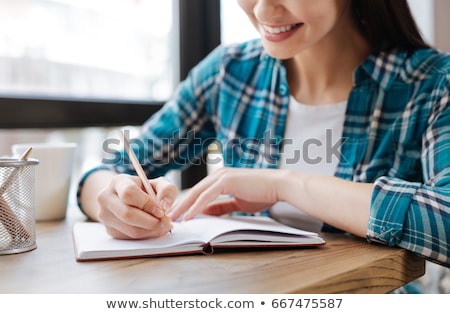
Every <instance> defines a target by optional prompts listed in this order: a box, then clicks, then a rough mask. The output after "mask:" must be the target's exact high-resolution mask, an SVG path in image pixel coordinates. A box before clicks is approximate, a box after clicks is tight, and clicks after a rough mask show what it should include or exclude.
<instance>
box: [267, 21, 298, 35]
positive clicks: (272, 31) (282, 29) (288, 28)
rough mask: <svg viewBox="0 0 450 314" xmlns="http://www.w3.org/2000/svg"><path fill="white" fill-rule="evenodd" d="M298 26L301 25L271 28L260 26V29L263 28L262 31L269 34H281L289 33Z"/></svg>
mask: <svg viewBox="0 0 450 314" xmlns="http://www.w3.org/2000/svg"><path fill="white" fill-rule="evenodd" d="M300 25H301V23H297V24H291V25H283V26H278V27H272V26H268V25H264V24H262V27H263V29H264V31H266V32H267V33H269V34H281V33H286V32H289V31H291V30H293V29H295V28H298V27H299V26H300Z"/></svg>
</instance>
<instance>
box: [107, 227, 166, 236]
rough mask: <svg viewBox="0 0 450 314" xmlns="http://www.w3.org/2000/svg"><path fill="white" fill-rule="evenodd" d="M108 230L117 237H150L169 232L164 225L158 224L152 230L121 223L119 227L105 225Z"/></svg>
mask: <svg viewBox="0 0 450 314" xmlns="http://www.w3.org/2000/svg"><path fill="white" fill-rule="evenodd" d="M105 228H106V232H107V233H108V234H109V235H110V236H112V237H113V238H115V239H134V240H139V239H148V238H158V237H162V236H163V235H165V234H167V229H166V228H165V227H164V226H163V225H162V224H159V226H156V227H155V228H152V229H151V230H148V229H143V228H137V227H132V226H130V225H120V226H119V227H111V226H107V225H105Z"/></svg>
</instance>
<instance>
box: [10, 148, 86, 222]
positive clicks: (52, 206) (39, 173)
mask: <svg viewBox="0 0 450 314" xmlns="http://www.w3.org/2000/svg"><path fill="white" fill-rule="evenodd" d="M28 147H31V148H32V151H31V154H30V155H29V157H30V158H35V159H37V160H39V164H38V165H37V166H36V168H35V202H34V204H35V219H36V221H46V220H62V219H64V218H65V217H66V212H67V203H68V198H69V191H70V182H71V179H72V172H73V166H74V161H75V151H76V148H77V144H76V143H27V144H14V145H13V146H12V152H13V154H14V155H15V156H20V155H21V154H22V153H23V152H24V151H25V150H26V149H27V148H28Z"/></svg>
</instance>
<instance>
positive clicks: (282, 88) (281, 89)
mask: <svg viewBox="0 0 450 314" xmlns="http://www.w3.org/2000/svg"><path fill="white" fill-rule="evenodd" d="M287 90H288V89H287V87H286V85H281V86H280V93H281V94H282V95H285V94H286V92H287Z"/></svg>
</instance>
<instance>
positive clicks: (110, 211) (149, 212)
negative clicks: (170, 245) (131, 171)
mask: <svg viewBox="0 0 450 314" xmlns="http://www.w3.org/2000/svg"><path fill="white" fill-rule="evenodd" d="M149 182H150V184H151V185H152V187H153V189H154V191H155V194H156V199H154V198H152V197H151V196H150V195H148V194H147V193H146V192H145V190H144V187H143V186H142V183H141V181H140V180H139V178H138V177H137V176H131V175H126V174H118V175H115V176H113V177H112V179H111V180H110V183H109V184H108V186H107V187H106V188H104V189H103V190H101V191H100V193H99V194H98V196H97V201H98V204H99V210H98V215H97V216H98V219H99V221H101V222H102V223H103V224H104V225H105V227H106V230H107V232H108V234H110V235H111V236H112V237H114V238H117V239H145V238H156V237H161V236H163V235H165V234H166V233H167V232H169V231H170V230H169V229H168V228H167V227H166V225H165V224H164V223H163V222H162V220H161V218H162V217H163V216H164V210H169V209H170V207H171V206H172V203H173V201H174V200H175V198H176V196H177V194H178V188H177V187H176V186H175V185H174V184H172V183H170V182H169V181H168V180H167V179H166V178H164V177H160V178H157V179H152V180H149ZM163 209H164V210H163Z"/></svg>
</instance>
